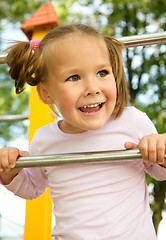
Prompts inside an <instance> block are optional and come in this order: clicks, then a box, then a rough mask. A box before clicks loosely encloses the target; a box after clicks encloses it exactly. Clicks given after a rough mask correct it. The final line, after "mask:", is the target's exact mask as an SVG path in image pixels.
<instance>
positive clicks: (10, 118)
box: [0, 114, 28, 122]
mask: <svg viewBox="0 0 166 240" xmlns="http://www.w3.org/2000/svg"><path fill="white" fill-rule="evenodd" d="M26 119H28V115H22V114H17V115H4V116H0V122H14V121H23V120H26Z"/></svg>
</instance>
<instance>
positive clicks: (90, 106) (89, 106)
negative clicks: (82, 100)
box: [83, 103, 100, 108]
mask: <svg viewBox="0 0 166 240" xmlns="http://www.w3.org/2000/svg"><path fill="white" fill-rule="evenodd" d="M99 104H100V103H98V104H91V105H87V106H84V107H83V108H93V107H97V106H98V105H99Z"/></svg>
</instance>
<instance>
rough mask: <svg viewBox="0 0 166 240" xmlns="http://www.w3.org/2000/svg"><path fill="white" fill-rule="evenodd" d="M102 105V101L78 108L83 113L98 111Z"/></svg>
mask: <svg viewBox="0 0 166 240" xmlns="http://www.w3.org/2000/svg"><path fill="white" fill-rule="evenodd" d="M103 105H104V103H96V104H90V105H86V106H83V107H79V108H78V109H79V110H80V111H81V112H83V113H95V112H98V111H99V110H100V109H101V108H102V107H103Z"/></svg>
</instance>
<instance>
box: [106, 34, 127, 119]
mask: <svg viewBox="0 0 166 240" xmlns="http://www.w3.org/2000/svg"><path fill="white" fill-rule="evenodd" d="M104 41H105V43H106V46H107V49H108V52H109V56H110V63H111V66H112V71H113V74H114V77H115V81H116V88H117V100H116V106H115V109H114V112H115V113H117V116H119V115H120V114H121V113H122V111H123V109H124V107H126V106H127V104H128V96H129V94H128V87H127V82H126V78H125V73H124V69H123V63H122V53H121V51H122V48H123V47H124V46H123V44H122V43H121V42H119V41H118V40H117V39H115V38H113V37H109V36H104Z"/></svg>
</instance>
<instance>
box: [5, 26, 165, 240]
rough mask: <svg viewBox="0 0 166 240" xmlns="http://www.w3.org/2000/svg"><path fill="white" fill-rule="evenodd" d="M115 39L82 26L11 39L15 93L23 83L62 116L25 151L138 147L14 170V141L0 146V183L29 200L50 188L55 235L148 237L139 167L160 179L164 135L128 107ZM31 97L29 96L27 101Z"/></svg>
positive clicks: (111, 239) (117, 239)
mask: <svg viewBox="0 0 166 240" xmlns="http://www.w3.org/2000/svg"><path fill="white" fill-rule="evenodd" d="M121 48H122V46H121V44H120V43H119V42H118V41H117V40H116V39H114V38H112V37H103V36H101V35H100V34H99V33H98V32H97V31H96V30H94V29H93V28H91V27H89V26H86V25H81V24H80V25H66V26H60V27H56V28H54V29H52V30H51V31H50V32H49V33H48V34H47V35H46V36H45V37H44V38H43V39H42V41H41V42H40V43H39V42H38V41H37V40H36V41H33V42H32V43H31V44H30V43H29V42H18V43H17V44H16V45H14V46H12V47H11V48H10V51H9V52H8V55H7V59H6V60H7V64H8V65H9V67H10V71H9V73H10V75H11V78H12V79H14V80H15V87H16V93H20V92H22V91H23V89H24V84H25V83H28V84H30V85H32V86H37V91H38V94H39V96H40V98H41V100H42V101H43V102H44V103H45V104H48V105H49V106H51V108H52V109H54V107H53V106H54V105H55V106H56V107H57V109H58V110H59V112H60V113H61V115H62V116H63V118H62V120H60V121H58V122H57V123H51V124H48V125H46V126H44V127H42V128H40V129H39V130H37V131H36V133H35V135H34V138H33V140H32V142H31V146H30V155H42V154H62V153H75V152H96V151H111V150H121V149H125V148H127V149H129V148H135V147H138V148H139V149H140V151H141V154H142V158H143V160H133V161H127V160H126V161H120V160H119V161H115V162H109V163H108V162H101V163H84V164H71V165H65V166H64V165H63V166H55V167H41V168H29V169H15V168H14V166H15V163H16V159H17V157H18V156H25V155H28V153H27V152H22V151H20V150H18V149H16V148H11V147H7V148H4V149H1V150H0V178H1V183H2V184H4V185H5V186H6V188H7V189H9V190H10V191H12V192H14V194H16V195H18V196H20V197H22V198H25V199H33V198H36V197H39V196H40V195H41V194H42V193H44V191H45V189H46V187H49V189H50V196H51V198H52V199H53V203H54V208H53V213H54V215H55V218H56V226H55V227H54V229H53V231H52V236H53V237H54V238H55V239H56V240H65V239H66V240H129V239H130V240H145V239H146V240H155V239H156V236H155V231H154V227H153V224H152V218H151V212H150V207H149V202H148V191H147V185H146V182H145V171H146V172H147V173H149V174H150V175H151V176H152V177H154V178H155V179H157V180H165V179H166V162H165V161H164V155H165V151H166V135H158V134H157V132H156V129H155V127H154V125H153V124H152V122H151V121H150V120H149V118H148V117H147V116H146V114H144V113H142V112H140V111H139V110H137V109H136V108H134V107H127V103H128V92H127V87H126V81H125V76H124V71H123V67H122V60H121ZM34 104H35V103H34Z"/></svg>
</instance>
